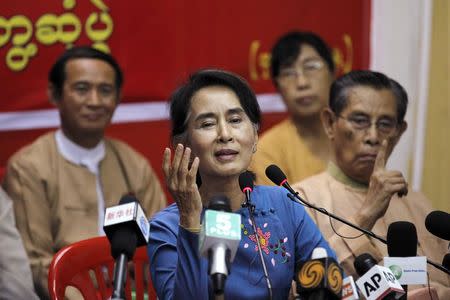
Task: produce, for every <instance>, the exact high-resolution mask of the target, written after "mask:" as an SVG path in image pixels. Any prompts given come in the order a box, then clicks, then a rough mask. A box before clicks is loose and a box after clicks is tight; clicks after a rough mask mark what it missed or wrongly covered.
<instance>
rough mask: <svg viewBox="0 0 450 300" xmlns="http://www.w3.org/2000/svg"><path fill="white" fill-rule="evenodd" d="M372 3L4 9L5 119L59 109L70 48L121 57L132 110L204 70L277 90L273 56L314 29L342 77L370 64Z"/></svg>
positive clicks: (66, 2)
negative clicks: (57, 80) (52, 86)
mask: <svg viewBox="0 0 450 300" xmlns="http://www.w3.org/2000/svg"><path fill="white" fill-rule="evenodd" d="M369 5H370V3H369V2H368V1H360V0H346V1H327V0H316V1H299V0H289V1H238V0H228V1H209V0H193V1H192V0H191V1H149V0H134V1H112V0H110V1H107V0H90V1H88V0H84V1H80V0H78V1H76V0H61V1H55V0H53V1H24V0H22V1H17V0H6V1H5V0H3V1H1V2H0V11H1V16H0V79H1V82H2V94H1V105H0V112H7V111H23V110H30V109H42V108H49V107H51V106H50V104H49V103H48V101H47V95H46V87H47V73H48V70H49V68H50V66H51V64H52V63H53V62H54V60H55V58H56V57H57V56H58V55H59V54H60V53H61V52H62V51H63V50H64V48H68V47H72V46H73V45H86V44H88V45H93V46H94V47H97V48H99V49H102V50H104V51H106V52H111V53H112V54H113V55H114V56H115V57H116V58H117V60H118V61H119V63H120V65H121V66H122V67H123V69H124V73H125V87H124V102H142V101H146V102H147V101H157V100H163V99H166V98H167V96H168V95H169V94H170V92H171V91H172V90H173V89H174V88H175V87H176V86H177V85H178V84H179V83H180V82H181V81H182V80H183V79H184V78H185V77H186V75H187V74H188V73H189V72H192V71H194V70H196V69H198V68H205V67H220V68H225V69H228V70H231V71H234V72H236V73H239V74H241V75H242V76H244V77H245V78H247V79H248V80H249V81H250V83H251V84H252V86H253V87H254V88H255V91H256V92H257V93H268V92H273V91H274V89H273V87H272V84H271V81H270V79H269V69H268V68H269V59H270V55H269V51H270V48H271V46H272V45H273V43H274V41H275V40H276V39H277V38H278V37H279V36H280V35H281V34H283V33H285V32H287V31H289V30H294V29H301V30H312V31H315V32H317V33H319V34H320V35H322V36H323V37H324V38H325V39H326V40H327V42H329V43H330V44H331V45H332V46H333V48H334V55H335V59H336V62H337V65H338V68H339V70H340V71H341V72H342V71H348V70H350V69H351V68H361V67H367V66H368V46H369V41H368V39H369V18H368V12H369V7H368V6H369Z"/></svg>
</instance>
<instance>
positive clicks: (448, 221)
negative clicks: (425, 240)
mask: <svg viewBox="0 0 450 300" xmlns="http://www.w3.org/2000/svg"><path fill="white" fill-rule="evenodd" d="M425 227H426V228H427V230H428V231H429V232H430V233H432V234H433V235H435V236H437V237H439V238H441V239H444V240H447V241H450V214H449V213H446V212H445V211H440V210H435V211H432V212H430V213H429V214H428V216H427V217H426V219H425Z"/></svg>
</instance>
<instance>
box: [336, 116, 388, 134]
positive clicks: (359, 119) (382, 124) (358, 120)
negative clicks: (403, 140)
mask: <svg viewBox="0 0 450 300" xmlns="http://www.w3.org/2000/svg"><path fill="white" fill-rule="evenodd" d="M337 117H338V118H341V119H344V120H346V121H347V122H349V123H350V125H351V126H352V127H353V128H354V129H355V130H358V131H366V130H367V129H369V128H370V127H372V125H373V124H375V127H376V129H377V130H378V132H380V133H382V134H383V135H391V134H393V133H394V132H395V130H396V129H397V120H395V119H390V118H382V119H379V120H377V121H375V122H372V121H371V120H370V119H369V118H368V117H365V116H350V117H344V116H339V115H338V116H337Z"/></svg>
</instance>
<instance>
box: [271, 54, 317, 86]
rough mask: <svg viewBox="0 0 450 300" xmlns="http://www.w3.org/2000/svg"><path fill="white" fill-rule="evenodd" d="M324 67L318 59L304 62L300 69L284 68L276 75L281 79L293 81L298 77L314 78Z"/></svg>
mask: <svg viewBox="0 0 450 300" xmlns="http://www.w3.org/2000/svg"><path fill="white" fill-rule="evenodd" d="M323 67H324V62H323V61H321V60H318V59H313V60H307V61H305V62H304V63H303V64H302V66H301V67H300V68H294V67H292V68H286V69H282V70H281V71H280V74H279V75H278V76H279V77H280V78H281V79H284V80H289V81H294V80H297V78H298V77H299V76H300V75H303V76H305V77H308V78H311V77H314V76H316V75H317V74H318V73H319V71H320V70H322V69H323Z"/></svg>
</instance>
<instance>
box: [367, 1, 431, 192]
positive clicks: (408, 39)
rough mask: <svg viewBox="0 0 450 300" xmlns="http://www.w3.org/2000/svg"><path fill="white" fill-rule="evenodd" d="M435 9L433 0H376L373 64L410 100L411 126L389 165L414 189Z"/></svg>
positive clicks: (418, 179) (419, 163) (420, 153)
mask: <svg viewBox="0 0 450 300" xmlns="http://www.w3.org/2000/svg"><path fill="white" fill-rule="evenodd" d="M431 12H432V1H431V0H395V1H392V0H372V24H371V31H372V32H371V54H370V55H371V63H370V68H371V69H372V70H375V71H380V72H383V73H385V74H386V75H388V76H389V77H391V78H393V79H395V80H397V81H398V82H399V83H400V84H401V85H403V87H404V88H405V89H406V91H407V92H408V95H409V101H410V104H409V106H408V111H407V114H406V121H407V122H408V130H407V131H406V132H405V134H404V135H403V137H402V139H401V140H400V143H399V145H398V146H397V147H396V149H395V150H394V153H393V154H392V156H391V158H390V161H389V163H388V167H389V168H392V169H397V170H401V171H402V172H403V173H404V174H405V176H406V177H407V179H408V181H409V183H410V187H411V188H412V189H413V190H419V189H420V186H421V181H422V161H423V157H424V155H423V152H424V134H425V124H426V102H427V95H428V65H429V49H430V35H431Z"/></svg>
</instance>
